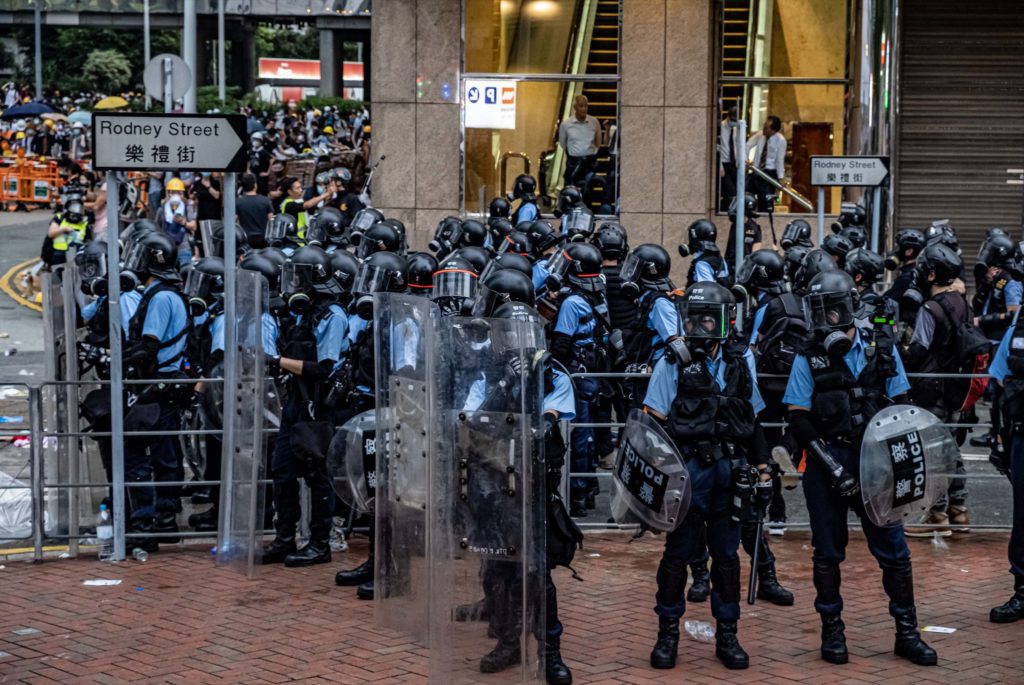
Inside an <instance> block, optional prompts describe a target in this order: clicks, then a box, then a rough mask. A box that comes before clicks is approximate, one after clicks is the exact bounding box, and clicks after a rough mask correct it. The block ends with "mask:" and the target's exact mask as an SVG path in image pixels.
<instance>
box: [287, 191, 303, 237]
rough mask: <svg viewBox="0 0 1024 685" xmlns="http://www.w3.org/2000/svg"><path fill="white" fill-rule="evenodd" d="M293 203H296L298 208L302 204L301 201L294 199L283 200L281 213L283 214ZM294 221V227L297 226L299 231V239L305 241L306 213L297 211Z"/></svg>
mask: <svg viewBox="0 0 1024 685" xmlns="http://www.w3.org/2000/svg"><path fill="white" fill-rule="evenodd" d="M293 202H298V203H299V206H300V207H301V206H302V204H303V202H302V200H296V199H294V198H291V197H289V198H285V199H284V201H283V202H281V213H282V214H284V213H285V210H286V209H288V206H289V205H291V204H292V203H293ZM295 221H296V225H297V226H298V229H299V238H301V239H303V240H305V238H306V221H307V217H306V211H305V210H300V211H299V215H298V216H297V217H295Z"/></svg>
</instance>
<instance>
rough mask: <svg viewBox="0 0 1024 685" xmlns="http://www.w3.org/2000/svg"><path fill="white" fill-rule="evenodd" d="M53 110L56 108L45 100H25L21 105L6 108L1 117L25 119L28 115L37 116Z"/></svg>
mask: <svg viewBox="0 0 1024 685" xmlns="http://www.w3.org/2000/svg"><path fill="white" fill-rule="evenodd" d="M54 111H56V110H54V109H53V107H50V106H49V105H48V104H46V103H45V102H26V103H25V104H23V105H15V106H14V107H11V108H10V109H7V110H6V111H5V112H4V115H3V117H2V118H4V119H26V118H28V117H37V116H39V115H40V114H47V113H48V112H54Z"/></svg>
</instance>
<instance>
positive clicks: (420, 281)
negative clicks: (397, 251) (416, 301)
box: [405, 252, 437, 295]
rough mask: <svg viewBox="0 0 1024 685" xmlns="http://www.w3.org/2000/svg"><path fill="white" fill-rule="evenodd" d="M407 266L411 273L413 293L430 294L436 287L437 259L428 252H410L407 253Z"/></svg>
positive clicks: (410, 286) (410, 284) (411, 289)
mask: <svg viewBox="0 0 1024 685" xmlns="http://www.w3.org/2000/svg"><path fill="white" fill-rule="evenodd" d="M405 261H406V268H407V271H408V274H409V289H410V291H411V292H413V293H418V294H426V295H429V294H430V290H431V288H433V287H434V272H435V271H437V259H435V258H434V255H432V254H429V253H426V252H410V253H409V254H408V255H406V258H405Z"/></svg>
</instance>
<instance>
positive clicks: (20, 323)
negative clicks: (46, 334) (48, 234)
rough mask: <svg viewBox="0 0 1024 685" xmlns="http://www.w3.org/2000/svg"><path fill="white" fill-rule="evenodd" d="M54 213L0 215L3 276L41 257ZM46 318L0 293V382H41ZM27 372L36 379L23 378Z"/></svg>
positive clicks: (42, 211)
mask: <svg viewBox="0 0 1024 685" xmlns="http://www.w3.org/2000/svg"><path fill="white" fill-rule="evenodd" d="M50 217H51V215H50V213H49V212H48V211H44V210H37V211H34V212H3V213H0V276H2V275H3V274H6V273H7V271H8V270H9V269H10V268H12V267H13V266H15V265H17V264H20V263H21V262H24V261H25V260H27V259H32V258H34V257H37V256H38V255H39V247H40V245H42V241H43V235H44V232H45V231H46V226H47V225H48V224H49V222H50ZM42 321H43V317H42V314H40V313H39V312H35V311H32V310H30V309H27V308H25V307H23V306H21V305H19V304H18V303H16V302H14V300H12V299H11V298H10V297H8V296H7V294H5V293H0V333H6V334H7V337H4V338H0V350H2V351H3V353H4V354H5V355H6V354H7V353H9V352H11V350H12V349H13V350H17V352H16V353H15V354H13V355H11V356H0V380H25V379H26V378H29V379H31V378H33V377H35V378H38V377H40V376H41V374H42V370H43V355H42V353H43V334H42ZM22 370H24V371H26V372H28V373H32V374H34V376H28V377H26V376H19V373H20V372H21V371H22Z"/></svg>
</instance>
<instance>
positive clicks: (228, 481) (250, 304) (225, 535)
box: [217, 270, 268, 578]
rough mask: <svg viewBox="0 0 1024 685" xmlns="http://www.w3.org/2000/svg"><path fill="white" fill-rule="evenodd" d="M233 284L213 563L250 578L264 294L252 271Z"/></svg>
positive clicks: (255, 538) (256, 537) (255, 563)
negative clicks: (228, 404)
mask: <svg viewBox="0 0 1024 685" xmlns="http://www.w3.org/2000/svg"><path fill="white" fill-rule="evenodd" d="M235 288H236V290H235V321H234V325H235V326H236V330H237V332H238V341H237V347H236V348H235V350H234V351H233V353H234V355H235V358H236V360H237V361H236V364H235V367H234V368H235V374H234V377H232V378H225V379H224V392H225V393H234V394H235V398H236V399H235V401H236V406H235V412H234V413H233V415H231V416H226V417H224V454H223V458H222V466H221V490H220V526H219V528H218V531H217V563H218V564H220V565H229V566H232V567H234V568H236V569H238V570H239V571H241V572H243V573H245V574H246V575H247V576H249V577H250V578H251V577H253V576H254V575H255V572H256V569H257V568H258V567H259V564H260V560H261V559H260V557H261V554H262V550H263V535H262V533H263V502H264V497H265V487H264V485H263V483H262V480H263V474H264V463H263V458H264V445H265V436H264V432H263V429H264V427H265V426H266V424H267V422H266V414H265V411H264V405H265V399H266V398H265V389H266V384H265V365H264V352H263V342H262V341H263V334H262V326H263V313H264V312H266V311H267V304H268V292H267V282H266V280H265V279H264V278H263V276H262V275H260V274H258V273H255V272H253V271H243V270H238V271H237V272H236V286H235ZM225 323H226V324H227V325H231V323H232V322H230V321H228V322H225ZM225 354H232V351H231V350H225ZM232 443H234V447H233V448H232V446H231V444H232Z"/></svg>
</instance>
